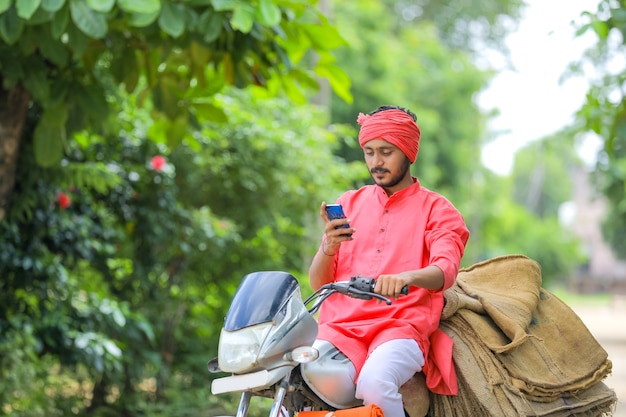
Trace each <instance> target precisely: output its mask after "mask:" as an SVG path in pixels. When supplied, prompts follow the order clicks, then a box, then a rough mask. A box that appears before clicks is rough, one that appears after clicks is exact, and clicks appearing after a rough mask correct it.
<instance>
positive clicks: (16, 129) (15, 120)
mask: <svg viewBox="0 0 626 417" xmlns="http://www.w3.org/2000/svg"><path fill="white" fill-rule="evenodd" d="M2 83H3V78H2V76H1V75H0V221H2V220H3V219H4V216H5V215H6V212H7V210H8V208H9V204H10V200H11V193H12V192H13V185H14V184H15V169H16V168H17V158H18V155H19V148H20V140H21V137H22V131H23V130H24V123H25V120H26V111H27V110H28V104H29V103H30V95H29V94H28V92H27V91H26V90H24V89H23V88H22V86H21V85H19V84H18V85H16V86H14V87H13V88H11V89H10V90H5V89H3V88H2Z"/></svg>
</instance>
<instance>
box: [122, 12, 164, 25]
mask: <svg viewBox="0 0 626 417" xmlns="http://www.w3.org/2000/svg"><path fill="white" fill-rule="evenodd" d="M159 15H160V10H159V11H156V12H153V13H133V14H131V15H130V18H129V19H128V24H129V25H131V26H133V27H136V28H143V27H146V26H149V25H151V24H152V23H154V21H155V20H157V18H158V17H159Z"/></svg>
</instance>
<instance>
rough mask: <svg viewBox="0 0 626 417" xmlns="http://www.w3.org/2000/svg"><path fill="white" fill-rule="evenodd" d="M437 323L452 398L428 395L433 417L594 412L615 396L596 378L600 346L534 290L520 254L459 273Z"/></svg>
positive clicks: (530, 268)
mask: <svg viewBox="0 0 626 417" xmlns="http://www.w3.org/2000/svg"><path fill="white" fill-rule="evenodd" d="M445 295H446V306H445V308H444V311H443V315H442V322H441V325H440V328H441V329H442V330H443V331H444V332H446V333H447V334H448V335H449V336H451V337H452V338H453V340H454V361H455V366H456V369H457V375H458V379H459V395H458V396H455V397H446V396H436V395H435V396H431V410H430V412H429V415H432V416H444V415H445V416H475V415H481V416H553V417H557V416H558V417H561V416H563V417H564V416H600V415H604V414H605V413H610V412H611V410H612V409H613V408H614V405H615V402H616V400H617V399H616V397H615V393H614V392H613V391H612V390H610V389H609V388H608V387H606V386H605V385H604V384H602V383H601V381H602V379H604V378H605V377H606V376H607V375H608V374H609V373H610V370H611V362H610V361H609V360H608V355H607V353H606V351H605V350H604V349H603V348H602V347H601V346H600V345H599V344H598V342H597V341H596V340H595V339H594V338H593V336H592V335H591V333H590V332H589V330H588V329H587V328H586V327H585V325H584V324H583V323H582V321H581V320H580V319H579V318H578V317H577V316H576V314H575V313H574V312H573V311H572V310H571V309H570V308H569V307H567V306H566V305H565V304H564V303H562V302H561V301H560V300H558V299H557V298H556V297H554V296H553V295H552V294H550V293H549V292H548V291H546V290H544V289H542V288H541V271H540V268H539V265H538V264H537V263H536V262H535V261H533V260H531V259H529V258H527V257H525V256H521V255H511V256H504V257H499V258H493V259H490V260H488V261H485V262H481V263H479V264H476V265H474V266H472V267H471V268H467V269H463V270H461V271H460V272H459V275H458V278H457V282H456V284H455V286H453V287H452V288H451V289H450V290H448V291H446V294H445Z"/></svg>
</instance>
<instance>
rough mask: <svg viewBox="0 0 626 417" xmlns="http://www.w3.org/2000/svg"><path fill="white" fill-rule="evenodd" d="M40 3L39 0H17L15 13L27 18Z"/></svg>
mask: <svg viewBox="0 0 626 417" xmlns="http://www.w3.org/2000/svg"><path fill="white" fill-rule="evenodd" d="M40 5H41V0H19V1H18V2H16V4H15V6H16V7H17V15H18V16H19V17H21V18H22V19H24V20H29V19H30V18H31V16H32V15H33V14H35V12H36V11H37V9H38V8H39V6H40Z"/></svg>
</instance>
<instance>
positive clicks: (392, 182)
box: [363, 139, 411, 191]
mask: <svg viewBox="0 0 626 417" xmlns="http://www.w3.org/2000/svg"><path fill="white" fill-rule="evenodd" d="M363 153H364V155H365V163H366V164H367V169H368V170H369V172H370V175H371V176H372V179H373V180H374V182H375V183H376V184H378V185H379V186H381V187H383V188H385V189H389V190H392V191H397V190H395V189H394V188H395V187H396V186H397V185H398V184H400V183H401V182H402V181H403V180H406V179H407V178H410V175H411V174H410V170H411V162H410V161H409V159H408V158H407V157H406V155H405V154H404V153H403V152H402V151H401V150H400V148H398V147H397V146H395V145H393V144H391V143H389V142H387V141H385V140H380V139H373V140H370V141H369V142H367V143H365V145H364V146H363ZM400 188H403V187H400Z"/></svg>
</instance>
